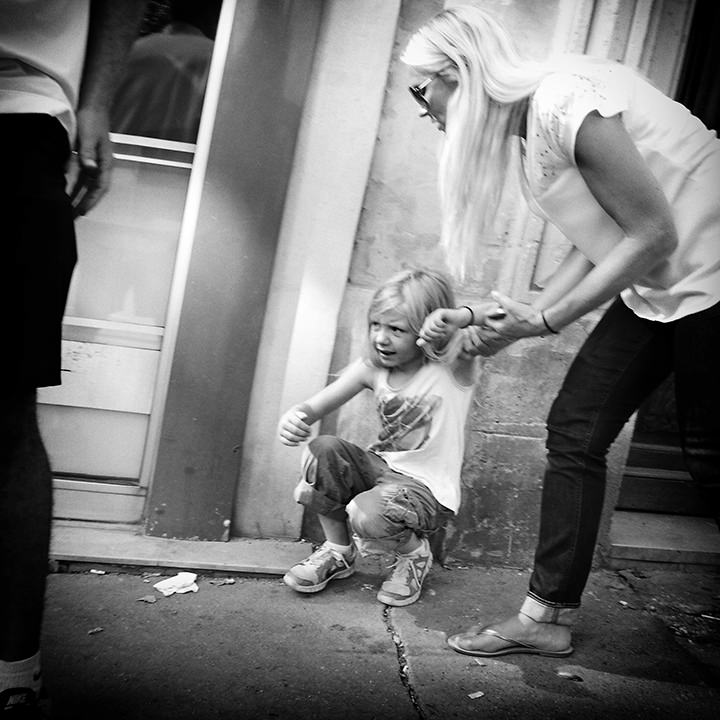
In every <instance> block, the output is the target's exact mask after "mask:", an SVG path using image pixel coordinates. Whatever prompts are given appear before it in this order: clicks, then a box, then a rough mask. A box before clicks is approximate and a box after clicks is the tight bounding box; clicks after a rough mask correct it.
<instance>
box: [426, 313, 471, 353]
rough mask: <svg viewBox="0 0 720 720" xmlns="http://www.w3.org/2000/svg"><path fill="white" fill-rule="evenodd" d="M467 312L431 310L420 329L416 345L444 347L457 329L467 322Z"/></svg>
mask: <svg viewBox="0 0 720 720" xmlns="http://www.w3.org/2000/svg"><path fill="white" fill-rule="evenodd" d="M467 316H468V311H467V310H466V309H464V308H459V309H456V308H438V309H437V310H433V311H432V312H431V313H430V314H429V315H428V316H427V317H426V318H425V321H424V322H423V326H422V327H421V328H420V333H419V335H418V341H417V344H418V345H420V346H422V345H425V344H426V343H430V344H431V345H434V346H436V347H437V346H443V345H446V344H447V342H448V341H449V340H450V338H451V337H452V336H453V335H454V334H455V332H456V331H457V330H458V328H460V327H462V326H463V323H466V322H467Z"/></svg>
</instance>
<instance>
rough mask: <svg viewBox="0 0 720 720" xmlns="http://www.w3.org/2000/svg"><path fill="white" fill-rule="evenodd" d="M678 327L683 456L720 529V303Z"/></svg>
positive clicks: (677, 378) (677, 373) (677, 377)
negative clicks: (719, 370)
mask: <svg viewBox="0 0 720 720" xmlns="http://www.w3.org/2000/svg"><path fill="white" fill-rule="evenodd" d="M674 325H675V392H676V399H677V410H678V423H679V425H680V431H681V437H682V443H683V454H684V457H685V464H686V466H687V469H688V472H689V473H690V474H691V475H692V477H693V479H694V480H695V481H696V482H697V483H699V485H700V491H701V493H702V496H703V499H704V501H705V503H706V506H707V508H708V510H709V511H711V512H712V513H713V516H714V518H715V520H716V522H717V523H718V527H720V372H718V368H720V303H719V304H717V305H715V306H714V307H711V308H709V309H708V310H705V311H703V312H700V313H696V314H695V315H690V316H688V317H685V318H682V319H681V320H678V321H676V322H675V323H674Z"/></svg>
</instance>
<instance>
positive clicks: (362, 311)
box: [305, 0, 593, 566]
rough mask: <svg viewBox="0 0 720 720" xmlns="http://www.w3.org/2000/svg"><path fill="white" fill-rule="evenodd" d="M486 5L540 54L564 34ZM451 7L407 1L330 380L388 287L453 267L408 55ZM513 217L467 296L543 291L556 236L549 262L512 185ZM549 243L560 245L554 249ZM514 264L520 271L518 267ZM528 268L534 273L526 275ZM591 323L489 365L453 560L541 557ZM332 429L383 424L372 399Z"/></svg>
mask: <svg viewBox="0 0 720 720" xmlns="http://www.w3.org/2000/svg"><path fill="white" fill-rule="evenodd" d="M484 4H485V5H495V6H496V8H497V10H498V12H500V13H501V14H504V15H505V16H506V18H507V19H508V21H509V22H510V23H511V24H512V26H514V27H516V28H519V32H520V36H521V41H522V42H523V43H524V44H526V45H529V46H530V47H531V48H532V49H533V50H534V51H535V52H536V53H537V54H538V55H542V54H543V53H544V51H545V50H546V47H545V46H546V44H547V43H548V42H549V40H548V38H550V37H552V36H553V33H554V26H553V24H554V23H555V22H556V18H557V6H558V3H557V2H543V3H537V2H514V3H507V2H503V3H500V2H496V3H484ZM443 5H444V3H442V2H438V1H437V0H412V1H411V2H404V3H403V5H402V11H401V17H400V21H399V25H398V32H397V38H396V44H395V49H394V58H393V62H392V63H391V66H390V73H389V76H388V84H387V89H386V98H385V105H384V109H383V116H382V120H381V123H380V128H379V134H378V138H377V145H376V150H375V156H374V160H373V164H372V168H371V172H370V178H369V182H368V186H367V191H366V196H365V201H364V204H363V212H362V215H361V218H360V223H359V226H358V231H357V236H356V244H355V249H354V252H353V258H352V264H351V268H350V277H349V279H348V286H347V290H346V294H345V298H344V301H343V307H342V310H341V317H340V321H339V331H338V335H337V341H336V345H335V351H334V356H333V362H332V370H331V378H329V379H332V376H334V375H335V374H336V373H337V372H338V371H340V370H341V369H342V368H343V367H344V366H345V365H346V364H347V363H348V362H349V361H350V360H352V359H353V358H354V357H356V356H357V355H358V354H359V353H360V352H361V351H362V346H363V343H364V342H365V333H366V322H365V317H366V312H367V306H368V302H369V300H370V296H371V295H372V293H373V291H374V290H375V288H376V287H377V285H378V284H380V283H381V282H382V281H383V280H384V279H385V278H387V277H389V276H390V275H392V274H393V273H394V272H396V271H397V270H399V269H401V268H404V267H408V266H416V265H419V266H430V267H440V268H445V262H444V258H443V254H442V251H441V250H440V248H439V246H438V235H439V230H440V209H439V202H438V196H437V147H438V141H439V139H440V137H439V135H438V131H437V130H436V129H435V128H434V127H433V126H432V125H431V123H430V122H429V121H428V120H427V119H419V118H418V117H417V114H418V108H417V106H416V105H415V103H414V102H413V100H412V98H411V96H410V94H409V93H408V91H407V85H408V82H409V80H408V78H409V71H408V69H407V68H406V67H405V66H404V65H403V64H402V63H401V62H400V61H399V59H398V58H399V55H400V54H401V53H402V50H403V49H404V47H405V45H406V43H407V40H408V38H409V37H410V35H411V33H412V32H413V31H414V30H415V29H416V28H417V27H418V26H420V25H421V24H422V23H423V22H424V21H425V20H426V19H427V18H429V17H431V16H432V15H433V14H434V13H435V12H438V11H439V10H441V9H442V7H443ZM539 6H542V8H540V7H539ZM540 10H542V12H540ZM502 212H503V214H504V216H505V217H504V219H505V225H506V227H507V230H506V232H505V233H503V234H501V235H500V236H498V237H496V238H490V239H487V240H486V241H485V253H484V259H483V262H482V263H481V264H480V266H479V267H478V268H477V269H476V271H475V272H474V273H473V275H472V277H471V278H470V279H469V280H468V281H467V282H466V283H464V284H463V285H462V286H459V287H457V295H458V302H459V303H462V302H466V301H469V300H470V299H473V298H480V297H484V296H486V295H487V294H488V293H489V292H490V290H492V289H494V288H497V289H501V290H503V291H506V292H511V293H512V294H514V296H515V297H516V298H517V299H520V300H527V299H529V298H530V296H531V295H532V293H533V292H534V291H536V290H537V287H535V288H534V289H533V283H534V282H535V281H536V280H537V278H536V277H535V276H536V271H537V267H536V266H537V265H538V264H543V265H545V266H546V269H552V266H553V264H554V262H556V260H557V258H556V257H554V256H555V255H558V256H559V254H558V252H557V247H558V243H557V241H555V242H554V243H546V248H545V251H544V254H542V257H541V258H540V260H539V257H540V255H541V254H539V253H538V245H539V243H540V240H541V235H542V232H543V228H542V227H541V226H540V225H538V224H536V225H534V226H530V227H528V225H529V224H531V223H532V222H533V221H532V219H530V220H528V218H527V217H526V215H527V213H526V209H525V203H524V201H523V199H522V197H521V194H520V190H519V188H518V187H516V186H515V187H511V188H510V192H509V201H508V202H507V203H506V205H505V207H504V209H503V211H502ZM513 233H514V235H513ZM509 246H511V247H509ZM550 246H551V247H552V248H554V249H552V250H548V247H550ZM540 261H542V262H540ZM510 262H512V263H514V267H513V268H509V267H508V264H509V263H510ZM525 266H529V268H528V269H527V270H524V268H525ZM592 322H593V319H592V318H591V319H589V320H587V321H584V322H581V323H578V324H576V325H575V326H573V327H572V328H570V329H568V330H567V331H565V332H564V333H563V334H562V336H558V338H552V339H549V340H542V341H540V340H528V341H523V342H521V343H518V344H516V345H515V346H513V347H511V348H510V349H508V350H506V351H504V352H502V353H500V354H499V355H497V356H496V357H494V358H491V359H488V360H483V361H481V363H482V372H481V379H480V383H479V385H478V389H477V394H476V397H475V400H474V403H473V407H472V410H471V414H470V417H469V420H468V425H467V451H466V461H465V464H464V469H463V505H462V508H461V511H460V513H459V515H458V516H457V517H456V518H455V520H454V521H453V522H452V523H451V525H450V527H449V528H448V535H447V540H446V545H447V549H448V552H449V554H450V556H452V557H456V558H458V559H467V560H473V561H481V562H488V563H499V564H511V565H518V566H527V565H528V564H529V563H530V562H531V560H532V552H533V550H534V545H535V537H536V532H537V520H538V513H539V501H540V488H541V483H542V473H543V467H544V440H545V428H544V419H545V416H546V414H547V410H548V409H549V406H550V403H551V401H552V397H553V395H554V393H555V390H556V389H557V387H558V386H559V384H560V382H561V380H562V377H563V375H564V372H565V370H566V368H567V366H568V364H569V362H570V360H571V358H572V356H573V354H574V352H575V350H576V349H577V347H578V346H579V344H580V342H581V341H582V339H583V338H584V337H585V335H586V333H587V328H588V325H590V324H592ZM321 431H322V432H337V433H338V434H340V435H342V436H343V437H346V438H348V439H352V440H353V441H355V442H359V443H360V444H363V443H364V442H366V441H369V440H370V439H371V438H372V437H373V433H374V432H375V431H376V421H375V417H374V409H373V405H372V401H371V398H370V397H369V394H364V395H362V396H360V397H358V398H356V399H354V400H353V401H352V402H351V403H349V404H348V405H346V406H345V407H344V408H342V409H341V410H340V411H339V412H338V413H337V414H336V416H335V417H332V418H327V419H326V421H325V422H324V423H323V426H322V428H321ZM305 534H306V535H310V536H312V535H314V534H315V533H314V532H313V523H312V519H309V518H308V519H306V523H305Z"/></svg>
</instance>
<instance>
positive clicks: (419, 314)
mask: <svg viewBox="0 0 720 720" xmlns="http://www.w3.org/2000/svg"><path fill="white" fill-rule="evenodd" d="M451 307H455V293H454V291H453V288H452V284H451V282H450V280H449V279H448V277H447V276H446V275H444V274H443V273H441V272H438V271H436V270H429V269H424V268H410V269H408V270H401V271H400V272H398V273H396V274H395V275H393V276H392V277H391V278H389V279H388V280H386V281H385V282H384V283H383V284H382V285H381V286H380V287H379V288H378V289H377V290H376V291H375V294H374V295H373V297H372V300H371V301H370V306H369V307H368V313H367V319H368V324H369V323H370V321H371V318H373V317H377V316H380V315H383V314H385V313H386V312H390V311H393V312H398V313H401V314H403V315H404V316H405V317H406V319H407V323H408V327H409V329H410V331H411V332H412V333H414V334H415V335H419V334H420V329H421V328H422V325H423V322H424V320H425V318H426V317H427V316H428V315H429V314H430V313H431V312H433V310H437V309H439V308H451ZM423 351H424V352H425V353H426V355H427V356H428V357H430V358H431V359H433V360H434V359H437V357H436V356H435V355H434V354H433V353H432V352H431V350H430V348H429V346H423Z"/></svg>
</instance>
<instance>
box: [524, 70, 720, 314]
mask: <svg viewBox="0 0 720 720" xmlns="http://www.w3.org/2000/svg"><path fill="white" fill-rule="evenodd" d="M568 66H569V67H572V70H568V71H560V72H554V73H552V74H550V75H548V76H547V77H546V78H544V79H543V81H542V82H541V83H540V85H539V87H538V88H537V90H536V91H535V93H534V94H533V96H532V98H531V102H530V107H529V111H528V127H527V140H526V147H525V157H524V173H523V176H524V177H523V186H524V190H525V193H526V196H527V198H528V201H529V203H530V206H531V208H532V209H533V210H534V211H535V212H537V213H539V214H540V215H542V216H544V217H545V218H546V219H548V220H549V221H550V222H552V223H553V224H554V225H555V226H557V227H558V229H559V230H560V231H561V232H563V233H564V234H565V236H566V237H567V238H568V239H569V240H570V241H571V242H572V243H573V245H575V247H577V248H578V249H579V250H580V251H581V252H582V253H583V254H584V255H585V256H586V257H587V258H588V259H589V260H591V261H592V262H595V263H597V262H599V261H600V260H601V259H602V258H604V257H605V256H606V255H607V254H608V253H609V252H610V251H611V250H612V248H613V247H614V246H615V245H617V243H618V242H620V240H621V239H622V238H623V233H622V231H621V229H620V227H619V226H618V225H617V223H615V222H614V221H613V220H612V218H610V216H609V215H607V213H605V211H604V210H603V209H602V208H601V207H600V205H599V204H598V202H597V201H596V200H595V198H594V197H593V195H592V194H591V193H590V190H589V189H588V187H587V185H586V184H585V182H584V180H583V178H582V176H581V175H580V172H579V171H578V169H577V166H576V164H575V137H576V135H577V131H578V129H579V127H580V125H581V124H582V121H583V120H584V119H585V117H586V116H587V115H588V114H589V113H590V112H592V111H593V110H597V111H598V112H599V113H600V114H601V115H603V116H604V117H610V116H612V115H616V114H618V113H620V114H621V118H622V122H623V124H624V126H625V128H626V129H627V131H628V133H629V135H630V137H631V138H632V140H633V141H634V143H635V145H636V146H637V148H638V150H639V151H640V154H641V155H642V156H643V158H644V159H645V162H646V163H647V165H648V167H649V168H650V170H651V171H652V173H653V174H654V176H655V177H656V178H657V180H658V182H659V183H660V186H661V187H662V189H663V191H664V193H665V196H666V197H667V200H668V202H669V203H670V207H671V209H672V212H673V217H674V220H675V225H676V228H677V233H678V246H677V248H676V249H675V251H674V252H673V253H672V255H670V257H668V258H667V259H666V260H665V261H664V262H662V263H661V264H660V265H658V266H657V267H655V268H654V269H653V270H651V271H650V272H648V273H647V274H646V275H645V276H644V277H642V278H641V279H639V280H638V281H637V282H636V283H635V284H634V285H632V286H631V287H629V288H627V289H626V290H624V291H623V293H622V299H623V301H624V302H625V304H626V305H627V306H628V307H629V308H630V309H632V310H633V312H635V314H636V315H638V316H640V317H643V318H647V319H649V320H659V321H661V322H669V321H671V320H676V319H678V318H681V317H684V316H686V315H689V314H692V313H696V312H699V311H701V310H705V309H707V308H709V307H711V306H713V305H715V304H716V303H717V302H719V301H720V140H718V138H717V135H716V133H715V132H714V131H711V130H708V129H707V128H706V127H705V126H704V125H703V124H702V122H700V120H698V119H697V118H696V117H694V116H693V115H692V114H691V113H690V112H689V111H688V110H687V109H686V108H685V107H684V106H682V105H681V104H679V103H677V102H675V101H674V100H671V99H670V98H668V97H667V96H666V95H664V94H663V93H661V92H660V91H659V90H657V89H656V88H654V87H653V86H652V85H651V84H650V83H648V82H647V81H646V80H644V79H643V78H641V77H640V76H639V75H638V74H637V73H636V72H634V71H633V70H631V69H630V68H627V67H625V66H623V65H620V64H617V63H610V62H605V61H599V60H592V59H590V58H584V57H576V58H572V59H571V60H569V61H568Z"/></svg>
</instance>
